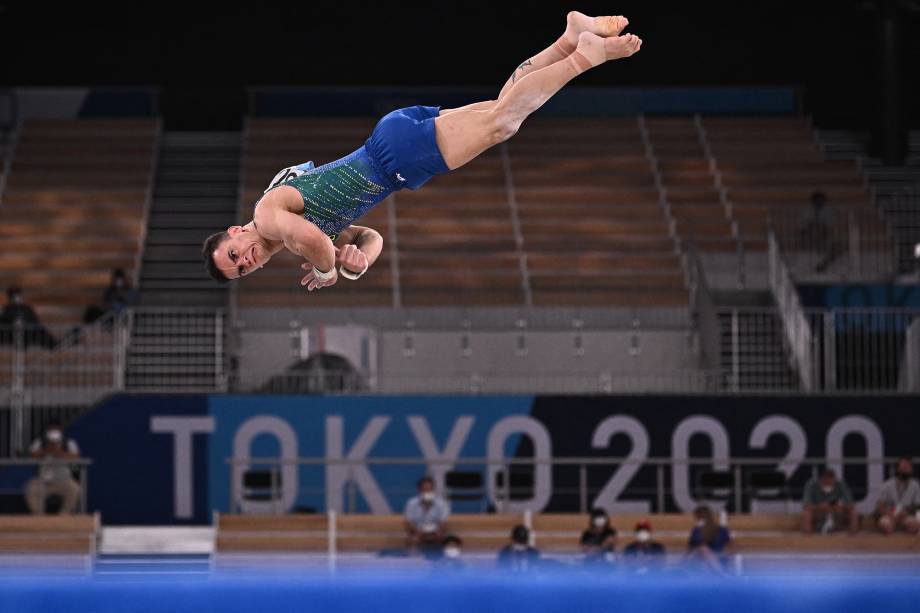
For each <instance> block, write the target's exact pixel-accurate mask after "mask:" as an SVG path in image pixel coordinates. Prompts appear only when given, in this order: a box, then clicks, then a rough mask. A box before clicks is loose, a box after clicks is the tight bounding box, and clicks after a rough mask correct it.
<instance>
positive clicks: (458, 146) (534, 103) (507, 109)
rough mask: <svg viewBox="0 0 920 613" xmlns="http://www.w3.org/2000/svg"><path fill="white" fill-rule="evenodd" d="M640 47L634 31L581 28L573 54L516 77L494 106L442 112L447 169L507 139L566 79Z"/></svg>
mask: <svg viewBox="0 0 920 613" xmlns="http://www.w3.org/2000/svg"><path fill="white" fill-rule="evenodd" d="M641 46H642V39H640V38H639V37H638V36H636V35H634V34H626V35H623V36H612V37H609V38H601V37H600V36H598V35H596V34H593V33H591V32H582V33H581V34H580V35H579V37H578V45H577V47H576V49H575V51H574V52H573V53H572V54H571V55H569V56H567V57H566V58H565V59H564V60H560V61H558V62H555V63H553V64H550V65H549V66H545V67H543V68H540V69H537V70H531V71H528V72H527V74H525V75H524V76H523V77H520V76H518V77H516V78H515V79H514V84H513V85H512V86H511V87H510V88H508V89H507V91H504V92H503V95H502V96H501V98H500V99H499V100H497V101H496V102H495V103H494V104H493V105H491V106H487V105H482V106H479V107H478V108H477V106H476V105H472V106H471V107H464V108H462V109H456V110H455V111H454V112H452V113H446V114H441V115H440V116H439V117H437V118H436V119H435V138H436V140H437V144H438V149H440V151H441V155H442V156H443V157H444V161H445V163H446V164H447V167H448V168H449V169H451V170H454V169H457V168H459V167H461V166H463V165H464V164H466V163H467V162H469V161H470V160H472V159H473V158H475V157H476V156H477V155H479V154H480V153H482V152H483V151H485V150H486V149H488V148H490V147H492V146H494V145H497V144H498V143H501V142H503V141H506V140H508V139H509V138H511V137H512V136H513V135H514V134H515V133H516V132H517V130H518V128H519V127H520V126H521V123H523V121H524V120H525V119H526V118H527V116H528V115H530V114H531V113H533V112H534V111H536V110H537V109H538V108H540V107H541V106H543V104H544V103H545V102H546V101H547V100H549V99H550V98H551V97H552V96H553V95H554V94H555V93H556V92H558V91H559V90H560V89H562V87H563V86H565V84H566V83H568V82H569V81H571V80H572V79H574V78H575V77H577V76H578V75H580V74H581V73H582V72H585V71H586V70H590V69H591V68H594V67H595V66H599V65H600V64H603V63H604V62H606V61H609V60H616V59H620V58H625V57H629V56H631V55H633V54H634V53H636V52H637V51H638V50H639V48H640V47H641ZM480 104H481V103H480ZM485 109H487V110H485Z"/></svg>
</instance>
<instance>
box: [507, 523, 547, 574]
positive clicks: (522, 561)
mask: <svg viewBox="0 0 920 613" xmlns="http://www.w3.org/2000/svg"><path fill="white" fill-rule="evenodd" d="M539 563H540V552H539V550H537V548H536V547H534V546H533V545H531V544H530V530H528V529H527V526H524V525H517V526H515V527H514V529H512V530H511V542H510V543H508V544H507V545H506V546H505V547H503V548H502V549H501V551H499V552H498V568H500V569H501V570H504V571H508V572H512V573H526V572H530V571H533V570H536V569H537V565H538V564H539Z"/></svg>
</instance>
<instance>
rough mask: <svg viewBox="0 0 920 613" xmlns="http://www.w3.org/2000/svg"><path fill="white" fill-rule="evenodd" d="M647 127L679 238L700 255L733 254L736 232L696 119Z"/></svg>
mask: <svg viewBox="0 0 920 613" xmlns="http://www.w3.org/2000/svg"><path fill="white" fill-rule="evenodd" d="M646 126H647V129H648V133H649V141H650V142H651V144H652V147H653V149H654V152H655V157H656V159H657V161H658V168H659V171H660V172H661V182H662V185H663V186H664V188H665V189H666V190H667V201H668V204H669V205H670V210H671V214H672V215H673V216H674V220H675V222H676V231H677V234H678V236H680V237H681V239H683V240H685V241H687V242H689V243H692V244H693V245H694V246H695V247H696V248H697V249H699V250H701V251H705V252H713V251H716V252H718V251H734V250H735V249H736V238H735V229H734V227H733V224H732V221H731V219H729V215H728V211H727V210H726V207H725V205H724V204H723V203H722V202H721V200H720V197H719V191H718V190H717V189H716V185H715V181H714V177H713V175H712V172H711V170H710V166H709V160H708V159H707V157H706V151H705V150H704V148H703V144H702V142H701V139H700V134H699V130H698V129H697V126H696V125H695V123H694V121H693V119H691V118H687V117H674V118H670V117H668V118H666V117H657V118H651V119H648V120H647V121H646Z"/></svg>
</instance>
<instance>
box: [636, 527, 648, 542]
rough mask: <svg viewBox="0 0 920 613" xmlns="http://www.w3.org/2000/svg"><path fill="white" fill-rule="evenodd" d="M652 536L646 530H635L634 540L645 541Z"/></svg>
mask: <svg viewBox="0 0 920 613" xmlns="http://www.w3.org/2000/svg"><path fill="white" fill-rule="evenodd" d="M651 538H652V533H651V532H649V531H648V530H639V531H638V532H636V540H637V541H639V542H640V543H647V542H648V541H649V539H651Z"/></svg>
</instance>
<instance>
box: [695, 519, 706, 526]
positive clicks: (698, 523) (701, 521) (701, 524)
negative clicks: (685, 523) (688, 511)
mask: <svg viewBox="0 0 920 613" xmlns="http://www.w3.org/2000/svg"><path fill="white" fill-rule="evenodd" d="M705 525H706V520H705V519H698V520H696V526H697V528H702V527H703V526H705Z"/></svg>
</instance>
